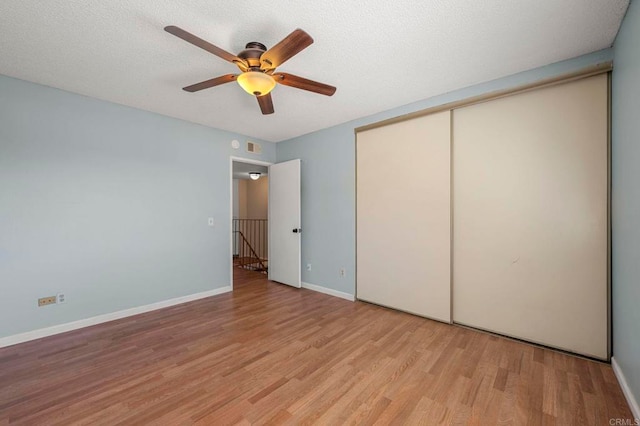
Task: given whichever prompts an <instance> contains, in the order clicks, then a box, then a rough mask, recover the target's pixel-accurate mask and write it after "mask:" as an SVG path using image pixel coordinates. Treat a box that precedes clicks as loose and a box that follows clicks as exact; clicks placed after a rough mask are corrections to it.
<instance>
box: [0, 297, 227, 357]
mask: <svg viewBox="0 0 640 426" xmlns="http://www.w3.org/2000/svg"><path fill="white" fill-rule="evenodd" d="M230 291H231V286H226V287H220V288H216V289H213V290H209V291H203V292H202V293H195V294H189V295H187V296H182V297H176V298H175V299H169V300H163V301H161V302H156V303H151V304H149V305H144V306H137V307H135V308H130V309H124V310H122V311H117V312H111V313H108V314H103V315H98V316H95V317H91V318H86V319H81V320H78V321H73V322H67V323H65V324H58V325H54V326H52V327H47V328H41V329H38V330H33V331H27V332H25V333H20V334H14V335H13V336H7V337H2V338H0V348H4V347H6V346H11V345H16V344H18V343H23V342H28V341H29V340H35V339H40V338H42V337H47V336H52V335H54V334H60V333H66V332H67V331H72V330H77V329H79V328H83V327H89V326H91V325H96V324H102V323H104V322H109V321H113V320H117V319H120V318H125V317H130V316H132V315H138V314H143V313H145V312H150V311H155V310H158V309H162V308H168V307H169V306H174V305H180V304H182V303H187V302H192V301H194V300H198V299H204V298H205V297H211V296H216V295H218V294H222V293H227V292H230Z"/></svg>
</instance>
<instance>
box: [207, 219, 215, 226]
mask: <svg viewBox="0 0 640 426" xmlns="http://www.w3.org/2000/svg"><path fill="white" fill-rule="evenodd" d="M208 224H209V226H214V225H215V222H214V220H213V218H212V217H210V218H209V220H208Z"/></svg>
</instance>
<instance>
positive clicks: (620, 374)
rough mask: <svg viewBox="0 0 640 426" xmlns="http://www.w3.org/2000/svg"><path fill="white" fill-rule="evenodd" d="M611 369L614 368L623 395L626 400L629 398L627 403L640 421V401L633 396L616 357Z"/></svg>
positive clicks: (613, 359)
mask: <svg viewBox="0 0 640 426" xmlns="http://www.w3.org/2000/svg"><path fill="white" fill-rule="evenodd" d="M611 367H613V372H614V374H615V375H616V377H617V378H618V382H619V383H620V387H621V388H622V393H624V396H625V398H627V402H628V403H629V407H630V408H631V412H632V413H633V416H634V417H635V418H636V420H640V407H639V406H638V400H637V399H636V397H635V396H634V395H633V392H632V391H631V388H630V387H629V384H628V383H627V379H626V378H625V377H624V373H623V372H622V370H621V369H620V365H618V363H617V362H616V359H615V357H611Z"/></svg>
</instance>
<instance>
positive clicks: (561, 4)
mask: <svg viewBox="0 0 640 426" xmlns="http://www.w3.org/2000/svg"><path fill="white" fill-rule="evenodd" d="M627 6H628V0H562V1H559V0H483V1H478V0H398V1H393V2H390V1H386V0H369V1H366V0H365V1H359V2H352V1H345V0H324V1H313V2H312V1H301V0H290V1H287V0H272V1H269V2H259V1H247V0H233V1H232V0H223V1H210V0H189V1H187V0H154V1H149V0H109V1H105V0H47V1H41V0H2V1H1V2H0V74H5V75H8V76H11V77H17V78H20V79H24V80H28V81H33V82H36V83H40V84H45V85H48V86H53V87H57V88H60V89H64V90H68V91H71V92H75V93H80V94H83V95H88V96H92V97H95V98H99V99H105V100H108V101H112V102H116V103H119V104H124V105H129V106H132V107H136V108H140V109H144V110H148V111H154V112H157V113H160V114H165V115H168V116H172V117H177V118H181V119H184V120H188V121H191V122H195V123H201V124H204V125H207V126H211V127H216V128H220V129H225V130H230V131H234V132H239V133H242V134H245V135H249V136H253V137H257V138H261V139H265V140H269V141H280V140H284V139H288V138H291V137H294V136H298V135H301V134H305V133H309V132H312V131H315V130H318V129H322V128H325V127H329V126H332V125H335V124H338V123H343V122H346V121H349V120H352V119H355V118H358V117H363V116H366V115H370V114H373V113H376V112H379V111H383V110H387V109H390V108H393V107H396V106H400V105H404V104H407V103H410V102H413V101H417V100H420V99H424V98H427V97H430V96H434V95H438V94H441V93H445V92H448V91H451V90H455V89H458V88H461V87H465V86H469V85H472V84H475V83H479V82H483V81H487V80H491V79H495V78H498V77H501V76H505V75H509V74H513V73H516V72H519V71H523V70H526V69H531V68H534V67H537V66H542V65H546V64H549V63H552V62H556V61H559V60H563V59H567V58H571V57H575V56H579V55H582V54H585V53H589V52H592V51H596V50H599V49H603V48H606V47H609V46H611V44H612V43H613V40H614V38H615V35H616V33H617V31H618V28H619V26H620V22H621V20H622V17H623V15H624V12H625V10H626V8H627ZM166 25H177V26H179V27H182V28H184V29H185V30H187V31H189V32H191V33H193V34H195V35H197V36H199V37H201V38H204V39H205V40H207V41H210V42H212V43H214V44H216V45H218V46H220V47H222V48H223V49H226V50H228V51H230V52H232V53H238V52H239V51H240V50H242V49H243V47H244V44H245V43H247V42H249V41H260V42H262V43H264V44H266V45H267V47H270V46H273V45H274V44H275V43H277V42H278V41H280V40H281V39H282V38H283V37H285V36H286V35H287V34H289V33H290V32H291V31H292V30H294V29H295V28H302V29H304V30H305V31H307V32H308V33H309V34H310V35H311V36H312V37H313V38H314V39H315V43H314V44H312V45H311V46H310V47H309V48H307V49H306V50H304V51H302V52H301V53H299V54H298V55H297V56H295V57H294V58H292V59H291V60H289V61H288V62H286V63H285V64H284V65H282V67H280V68H278V70H279V71H284V72H288V73H293V74H297V75H300V76H302V77H307V78H310V79H313V80H317V81H321V82H324V83H327V84H331V85H334V86H337V88H338V91H337V92H336V94H335V95H334V96H333V97H325V96H321V95H317V94H313V93H308V92H304V91H302V90H297V89H293V88H290V87H286V86H278V87H276V88H275V89H274V91H273V101H274V106H275V110H276V112H275V114H273V115H270V116H263V115H261V114H260V110H259V108H258V105H257V102H256V100H255V99H254V98H253V97H251V96H250V95H248V94H246V93H245V92H243V91H242V89H241V88H240V87H239V86H238V85H237V84H235V83H229V84H226V85H223V86H219V87H216V88H212V89H208V90H205V91H202V92H199V93H187V92H184V91H182V90H181V88H182V87H183V86H186V85H189V84H192V83H196V82H199V81H202V80H206V79H209V78H212V77H215V76H218V75H221V74H227V73H234V72H236V71H237V68H235V66H233V65H231V64H229V63H227V62H224V61H223V60H221V59H219V58H217V57H215V56H213V55H211V54H209V53H207V52H205V51H203V50H200V49H198V48H196V47H194V46H191V45H189V44H187V43H186V42H184V41H182V40H180V39H178V38H176V37H174V36H172V35H170V34H168V33H166V32H165V31H163V28H164V27H165V26H166Z"/></svg>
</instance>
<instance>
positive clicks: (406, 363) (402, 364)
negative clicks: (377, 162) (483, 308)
mask: <svg viewBox="0 0 640 426" xmlns="http://www.w3.org/2000/svg"><path fill="white" fill-rule="evenodd" d="M236 273H237V274H238V275H237V280H236V290H235V291H234V292H233V294H231V293H229V294H225V295H220V296H216V297H212V298H208V299H202V300H199V301H196V302H192V303H188V304H184V305H179V306H175V307H171V308H167V309H164V310H161V311H155V312H150V313H147V314H143V315H139V316H136V317H130V318H125V319H122V320H119V321H114V322H111V323H107V324H102V325H98V326H95V327H90V328H86V329H83V330H78V331H74V332H70V333H66V334H62V335H58V336H53V337H50V338H46V339H41V340H39V341H33V342H28V343H24V344H20V345H16V346H13V347H9V348H4V349H0V425H6V424H14V423H19V424H29V425H34V424H47V425H53V424H64V425H68V424H76V423H77V424H104V425H117V424H148V423H153V424H160V425H177V424H191V423H194V422H195V423H200V424H216V425H218V424H234V423H242V424H249V423H256V424H279V423H291V424H312V423H314V424H327V425H337V424H358V425H360V424H370V423H374V422H378V423H379V424H474V425H493V424H523V425H524V424H557V425H570V424H576V425H585V424H597V425H608V424H609V419H610V418H624V419H630V418H631V412H630V411H629V408H628V406H627V405H626V402H625V400H624V397H623V395H622V393H621V390H620V387H619V385H618V383H617V382H616V379H615V377H614V375H613V372H612V370H611V367H610V366H609V365H607V364H603V363H598V362H594V361H589V360H585V359H581V358H577V357H573V356H569V355H566V354H562V353H558V352H554V351H550V350H546V349H542V348H538V347H535V346H531V345H527V344H523V343H519V342H515V341H511V340H507V339H503V338H500V337H496V336H492V335H489V334H485V333H480V332H475V331H472V330H468V329H464V328H460V327H456V326H450V325H445V324H441V323H438V322H434V321H429V320H426V319H422V318H419V317H415V316H412V315H408V314H404V313H400V312H395V311H392V310H388V309H384V308H381V307H377V306H373V305H369V304H365V303H360V302H357V303H352V302H348V301H345V300H341V299H338V298H334V297H331V296H326V295H323V294H320V293H315V292H312V291H309V290H296V289H293V288H290V287H287V286H284V285H280V284H274V283H270V282H268V281H267V280H266V279H265V276H264V275H263V274H260V273H256V272H251V271H243V270H237V271H236Z"/></svg>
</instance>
